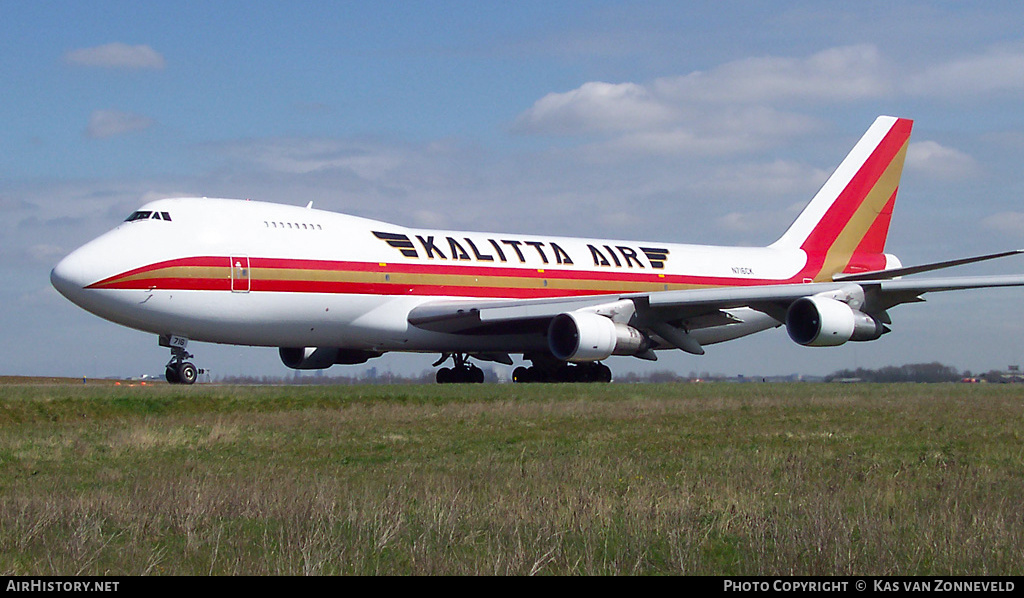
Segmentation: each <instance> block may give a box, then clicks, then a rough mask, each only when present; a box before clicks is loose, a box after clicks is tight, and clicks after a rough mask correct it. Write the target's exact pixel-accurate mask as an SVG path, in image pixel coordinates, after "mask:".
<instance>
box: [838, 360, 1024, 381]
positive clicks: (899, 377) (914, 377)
mask: <svg viewBox="0 0 1024 598" xmlns="http://www.w3.org/2000/svg"><path fill="white" fill-rule="evenodd" d="M825 381H826V382H842V381H858V382H960V381H971V382H992V383H1004V382H1021V381H1022V378H1021V376H1020V375H1019V374H1016V373H1013V372H1010V373H1007V372H1002V371H1000V370H991V371H988V372H986V373H984V374H977V375H975V374H972V373H971V371H970V370H966V371H962V372H961V371H960V370H958V369H956V368H954V367H951V366H948V365H943V364H941V363H938V362H932V363H908V364H906V365H899V366H895V365H891V366H885V367H882V368H879V369H877V370H869V369H865V368H857V369H855V370H839V371H836V372H833V373H831V374H829V375H828V376H825Z"/></svg>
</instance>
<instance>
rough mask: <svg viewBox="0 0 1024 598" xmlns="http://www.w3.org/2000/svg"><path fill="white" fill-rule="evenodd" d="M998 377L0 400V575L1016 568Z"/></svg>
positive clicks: (1012, 450) (13, 388)
mask: <svg viewBox="0 0 1024 598" xmlns="http://www.w3.org/2000/svg"><path fill="white" fill-rule="evenodd" d="M1022 423H1024V390H1022V389H1021V387H1018V386H1003V385H940V384H935V385H910V384H907V385H891V386H874V385H824V384H821V385H817V384H783V385H771V384H767V385H766V384H706V385H700V384H689V385H683V384H679V385H615V384H613V385H468V386H458V385H453V386H363V387H359V386H356V387H351V386H345V387H241V386H205V385H198V386H195V387H190V388H181V387H170V386H168V385H155V386H153V385H151V386H146V387H126V386H121V387H112V386H110V385H98V384H97V385H92V384H86V385H83V384H81V381H78V383H77V384H61V383H59V381H51V382H49V383H47V382H46V381H40V382H39V383H36V384H23V383H14V384H7V385H3V386H0V574H3V575H25V574H33V575H35V574H44V575H48V574H59V575H72V574H125V575H137V574H174V575H193V574H196V575H206V574H215V575H227V574H513V575H521V574H522V575H525V574H702V575H735V574H738V575H745V574H764V575H778V574H783V575H790V574H800V575H804V574H808V575H815V574H838V575H918V574H929V575H932V574H935V575H950V574H1019V573H1020V572H1021V571H1022V570H1024V509H1021V506H1020V505H1021V495H1022V491H1024V473H1022V472H1024V442H1022V434H1024V431H1022Z"/></svg>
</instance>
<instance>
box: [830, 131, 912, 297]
mask: <svg viewBox="0 0 1024 598" xmlns="http://www.w3.org/2000/svg"><path fill="white" fill-rule="evenodd" d="M909 143H910V141H909V140H907V142H906V143H904V144H903V147H902V148H900V151H898V152H896V155H895V156H893V159H892V161H891V162H889V166H887V167H886V169H885V172H883V173H882V176H881V177H879V178H878V181H876V182H875V186H874V187H872V188H871V191H869V192H868V194H867V196H866V197H865V198H864V202H863V203H861V205H860V207H859V208H857V211H856V212H854V214H853V216H852V217H851V218H850V221H849V222H847V223H846V226H845V227H843V230H842V232H840V233H839V236H837V237H836V240H835V242H834V243H833V244H832V246H831V247H829V250H828V252H827V253H826V254H825V262H824V263H823V264H822V266H821V272H819V273H818V275H817V277H816V278H815V279H814V280H815V281H817V282H823V281H825V282H828V281H831V280H832V275H833V274H836V273H838V272H842V271H843V270H845V269H846V266H847V265H848V264H849V263H850V258H851V257H852V256H853V252H854V251H856V250H857V246H858V245H860V242H861V241H862V240H863V239H864V235H866V234H867V233H868V231H869V230H870V229H871V225H872V224H874V223H875V219H876V218H878V215H879V214H880V213H881V212H882V210H883V209H885V204H887V203H889V199H890V198H892V194H893V193H895V192H896V188H897V187H898V186H899V184H900V175H901V174H902V172H903V159H904V158H905V157H906V154H907V146H908V145H909Z"/></svg>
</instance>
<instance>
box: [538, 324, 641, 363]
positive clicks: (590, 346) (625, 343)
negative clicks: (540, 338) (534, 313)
mask: <svg viewBox="0 0 1024 598" xmlns="http://www.w3.org/2000/svg"><path fill="white" fill-rule="evenodd" d="M548 348H549V349H551V354H552V355H554V356H555V357H556V358H558V359H561V360H563V361H572V362H574V363H578V362H585V361H600V360H602V359H607V358H608V356H610V355H636V354H639V353H643V352H645V351H647V350H648V349H649V348H650V343H649V341H648V340H647V337H646V336H644V335H643V333H642V332H640V331H639V330H637V329H636V328H632V327H630V326H627V325H625V324H619V323H617V322H613V321H612V320H611V319H609V318H606V317H604V316H602V315H598V314H595V313H591V312H568V313H564V314H559V315H557V316H555V318H554V319H553V320H551V325H550V326H548Z"/></svg>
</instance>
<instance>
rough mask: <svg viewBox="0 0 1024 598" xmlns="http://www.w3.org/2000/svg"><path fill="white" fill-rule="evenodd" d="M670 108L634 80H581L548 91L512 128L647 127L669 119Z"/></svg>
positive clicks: (563, 132) (548, 131) (586, 129)
mask: <svg viewBox="0 0 1024 598" xmlns="http://www.w3.org/2000/svg"><path fill="white" fill-rule="evenodd" d="M672 119H673V114H672V109H671V107H670V106H669V105H667V104H665V103H664V102H662V101H660V100H658V99H656V98H653V97H651V94H650V93H649V92H648V91H647V89H646V88H645V87H644V86H642V85H637V84H635V83H619V84H613V83H603V82H599V81H596V82H590V83H584V84H583V85H582V86H580V87H579V88H577V89H574V90H572V91H568V92H565V93H549V94H548V95H546V96H544V97H543V98H541V99H539V100H537V102H536V103H535V104H534V105H533V106H532V107H531V108H530V109H529V110H527V111H526V112H524V113H523V114H522V115H520V117H519V118H518V119H517V121H516V124H515V129H517V130H521V131H524V132H539V133H544V134H558V135H566V134H568V135H575V134H580V133H593V132H606V131H626V130H635V129H638V128H640V129H647V128H650V127H652V126H657V125H661V124H664V123H666V122H670V121H671V120H672Z"/></svg>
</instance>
